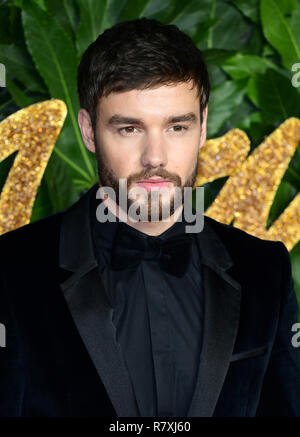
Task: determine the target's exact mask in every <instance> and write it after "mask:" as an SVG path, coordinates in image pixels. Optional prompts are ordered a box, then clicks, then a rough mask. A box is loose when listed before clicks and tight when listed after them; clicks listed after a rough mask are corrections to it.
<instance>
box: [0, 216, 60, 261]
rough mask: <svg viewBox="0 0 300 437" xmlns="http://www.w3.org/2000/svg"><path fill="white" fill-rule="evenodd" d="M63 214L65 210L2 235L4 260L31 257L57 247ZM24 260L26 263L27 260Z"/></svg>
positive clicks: (1, 246) (1, 242)
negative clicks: (54, 246)
mask: <svg viewBox="0 0 300 437" xmlns="http://www.w3.org/2000/svg"><path fill="white" fill-rule="evenodd" d="M63 214H64V210H63V211H59V212H57V213H55V214H52V215H49V216H47V217H44V218H42V219H39V220H37V221H35V222H32V223H28V224H26V225H24V226H21V227H19V228H17V229H14V230H12V231H9V232H6V233H4V234H2V235H0V254H1V258H2V260H4V259H9V258H10V257H12V258H13V259H18V257H19V256H21V255H22V257H31V256H32V255H33V254H34V253H37V252H40V251H41V250H42V248H43V250H45V248H48V249H49V248H50V247H51V246H53V245H55V244H56V242H57V241H58V238H59V230H60V223H61V220H62V216H63ZM23 260H24V261H26V258H25V259H24V258H23Z"/></svg>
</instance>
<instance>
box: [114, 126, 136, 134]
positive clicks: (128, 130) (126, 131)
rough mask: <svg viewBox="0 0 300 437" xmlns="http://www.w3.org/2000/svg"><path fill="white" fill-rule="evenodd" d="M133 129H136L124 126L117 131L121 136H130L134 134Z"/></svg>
mask: <svg viewBox="0 0 300 437" xmlns="http://www.w3.org/2000/svg"><path fill="white" fill-rule="evenodd" d="M133 129H136V128H135V127H134V126H125V127H121V128H120V129H118V131H119V132H120V133H121V134H122V135H130V134H133V133H134V131H133Z"/></svg>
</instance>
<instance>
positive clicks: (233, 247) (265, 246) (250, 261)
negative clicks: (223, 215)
mask: <svg viewBox="0 0 300 437" xmlns="http://www.w3.org/2000/svg"><path fill="white" fill-rule="evenodd" d="M206 225H207V226H209V227H211V228H212V229H213V231H214V232H215V233H216V234H217V236H218V237H219V239H220V240H221V242H222V243H223V245H224V246H225V248H226V250H227V252H228V253H229V254H230V256H231V258H232V260H233V262H234V264H236V265H238V266H240V268H243V267H244V268H246V267H247V266H248V267H253V266H256V267H257V268H258V269H259V270H265V271H266V272H268V270H269V269H270V270H271V271H272V272H274V271H275V269H277V268H279V269H282V268H283V264H285V269H289V264H290V259H289V252H288V250H287V248H286V246H285V245H284V243H283V242H281V241H273V240H267V239H262V238H258V237H256V236H254V235H251V234H250V233H248V232H246V231H243V230H242V229H239V228H236V227H234V226H231V225H227V224H224V223H221V222H218V221H217V220H214V219H212V218H211V217H207V216H205V219H204V226H206Z"/></svg>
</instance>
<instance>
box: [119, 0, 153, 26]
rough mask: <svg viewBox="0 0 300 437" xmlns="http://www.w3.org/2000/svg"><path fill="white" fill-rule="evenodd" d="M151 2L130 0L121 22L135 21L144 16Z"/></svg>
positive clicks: (148, 0) (147, 0)
mask: <svg viewBox="0 0 300 437" xmlns="http://www.w3.org/2000/svg"><path fill="white" fill-rule="evenodd" d="M149 3H150V0H130V1H128V2H127V4H126V6H125V8H124V9H123V11H122V14H121V17H120V21H128V20H134V19H135V18H140V17H142V16H143V15H144V13H145V10H146V8H147V6H148V4H149Z"/></svg>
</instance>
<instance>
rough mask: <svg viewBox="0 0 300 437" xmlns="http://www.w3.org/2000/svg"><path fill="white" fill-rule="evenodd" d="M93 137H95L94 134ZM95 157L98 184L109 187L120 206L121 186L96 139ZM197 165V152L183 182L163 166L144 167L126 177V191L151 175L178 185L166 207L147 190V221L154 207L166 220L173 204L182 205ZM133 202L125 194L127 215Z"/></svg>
mask: <svg viewBox="0 0 300 437" xmlns="http://www.w3.org/2000/svg"><path fill="white" fill-rule="evenodd" d="M94 138H96V136H95V137H94ZM96 159H97V169H98V178H99V182H100V185H101V186H103V187H111V188H112V189H113V190H114V193H115V198H116V203H117V205H118V206H120V190H122V187H121V188H120V183H119V178H118V177H117V176H116V175H115V173H114V172H113V171H112V169H111V168H110V166H109V165H108V163H107V160H106V159H105V157H104V156H103V154H102V152H101V147H99V144H98V143H97V141H96ZM198 167H199V161H198V153H197V156H196V159H195V166H194V170H193V171H192V173H191V174H190V175H189V176H188V177H187V179H186V181H185V183H184V184H182V182H181V177H180V176H179V175H177V174H174V173H169V172H168V171H167V170H165V169H164V168H161V167H159V168H145V169H144V170H142V171H141V172H139V173H134V174H132V175H130V176H129V177H128V178H127V184H126V185H127V186H126V188H127V193H128V192H129V191H130V190H129V187H131V185H133V184H134V183H136V182H138V181H141V180H145V179H148V178H151V177H161V178H164V179H166V180H168V181H170V182H172V183H173V186H174V187H179V190H178V189H175V190H174V191H175V194H170V196H169V199H168V201H169V203H170V206H169V207H168V208H164V207H163V200H162V195H161V194H160V195H159V199H158V202H159V205H157V202H156V203H155V204H154V202H153V201H152V202H151V192H147V198H146V200H145V202H146V204H147V213H148V221H152V214H151V210H153V209H155V210H156V212H157V213H158V214H157V216H158V220H159V221H162V220H167V219H168V218H170V217H171V216H172V215H173V214H174V212H175V205H176V206H177V208H178V206H181V205H182V199H184V187H191V188H193V187H194V184H195V181H196V177H197V174H198ZM169 191H170V190H169ZM156 194H157V192H156ZM155 199H157V197H155ZM135 202H136V200H135V199H131V198H129V197H128V194H127V211H125V212H126V213H127V215H128V216H130V207H131V206H132V205H133V204H134V203H135ZM151 203H152V204H151ZM140 208H141V207H140V206H138V207H137V208H135V209H136V213H137V214H140ZM157 208H158V211H157ZM177 208H176V209H177Z"/></svg>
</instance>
